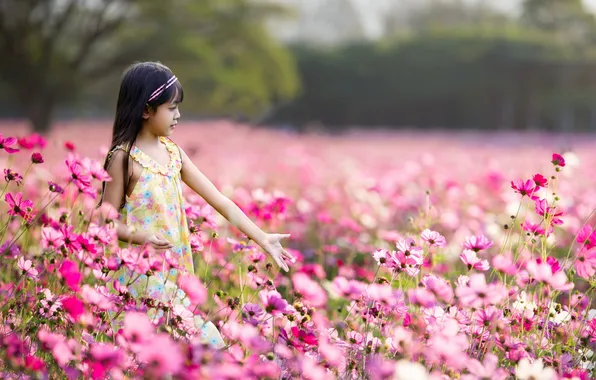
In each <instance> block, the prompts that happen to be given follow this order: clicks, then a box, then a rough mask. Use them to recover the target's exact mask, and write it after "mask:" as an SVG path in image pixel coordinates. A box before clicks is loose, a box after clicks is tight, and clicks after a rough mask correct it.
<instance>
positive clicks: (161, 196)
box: [114, 137, 225, 348]
mask: <svg viewBox="0 0 596 380" xmlns="http://www.w3.org/2000/svg"><path fill="white" fill-rule="evenodd" d="M160 141H161V143H162V144H164V145H165V147H166V149H167V150H168V153H169V156H170V161H169V163H168V165H167V166H165V167H164V166H163V165H161V164H159V163H158V162H156V161H155V160H153V159H152V158H151V157H150V156H149V155H147V154H145V153H144V152H143V151H141V150H140V149H139V148H137V147H136V146H133V147H132V148H131V150H130V157H131V158H132V159H133V160H134V161H136V162H138V163H139V164H140V165H141V166H142V167H143V170H142V172H141V174H140V176H139V179H138V181H137V183H136V184H135V186H134V189H133V191H132V193H131V194H130V196H129V195H126V198H125V202H124V205H123V207H122V208H121V210H120V216H121V221H122V222H123V223H126V225H128V226H130V227H133V228H134V229H135V230H138V231H144V232H147V233H149V234H157V233H160V234H161V235H162V236H163V237H164V238H165V239H166V240H168V241H169V242H170V243H171V244H173V245H174V247H173V248H171V249H170V251H171V252H172V253H173V254H174V255H175V256H176V258H177V259H178V263H179V265H180V267H181V268H183V270H184V271H186V272H188V273H192V274H194V266H193V260H192V251H191V247H190V231H189V229H188V224H187V219H186V213H185V210H184V198H183V195H182V178H181V169H182V158H181V156H180V150H179V149H178V146H177V145H176V144H175V143H174V142H173V141H171V140H170V139H168V138H165V137H161V138H160ZM117 149H121V150H125V148H124V147H123V146H118V147H116V148H115V149H114V151H115V150H117ZM116 276H117V280H118V282H119V283H120V284H122V285H126V284H127V283H128V282H129V281H130V279H131V276H134V277H136V276H138V274H135V273H132V272H130V271H129V270H127V269H121V270H120V271H119V272H118V273H117V275H116ZM134 277H132V278H134ZM177 277H178V270H176V269H170V270H169V272H168V273H164V272H163V271H161V272H156V273H155V274H154V275H152V276H149V277H148V276H146V275H141V276H140V277H139V278H138V279H137V280H136V281H135V282H134V283H133V284H131V285H128V289H129V291H130V294H131V295H132V296H133V297H135V298H136V299H138V298H139V297H149V298H153V299H155V300H157V301H162V302H165V301H170V300H171V301H172V304H174V305H176V304H183V305H185V306H188V305H189V304H190V301H189V300H188V298H187V297H186V294H185V293H184V291H183V290H181V289H179V288H178V287H177V285H176V280H177ZM162 314H163V311H159V312H158V314H157V315H154V316H157V317H161V315H162ZM195 326H197V327H198V328H200V331H201V340H202V341H203V342H205V343H209V344H210V345H211V346H212V347H215V348H222V347H224V346H225V343H224V341H223V339H222V337H221V335H220V333H219V331H218V330H217V328H216V327H215V325H214V324H213V323H211V322H204V321H203V319H202V318H201V317H199V316H195Z"/></svg>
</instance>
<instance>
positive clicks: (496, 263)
mask: <svg viewBox="0 0 596 380" xmlns="http://www.w3.org/2000/svg"><path fill="white" fill-rule="evenodd" d="M493 267H494V268H495V269H496V270H498V271H501V272H503V273H505V274H508V275H510V276H514V275H515V274H516V273H517V267H516V266H515V264H514V263H513V259H512V258H511V254H507V255H496V256H495V257H493Z"/></svg>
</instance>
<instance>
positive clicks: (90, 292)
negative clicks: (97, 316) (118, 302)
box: [80, 284, 115, 310]
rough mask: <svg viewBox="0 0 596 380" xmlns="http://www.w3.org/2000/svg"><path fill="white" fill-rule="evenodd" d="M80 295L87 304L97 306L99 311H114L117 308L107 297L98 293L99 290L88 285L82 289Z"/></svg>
mask: <svg viewBox="0 0 596 380" xmlns="http://www.w3.org/2000/svg"><path fill="white" fill-rule="evenodd" d="M95 286H97V285H95ZM80 295H81V297H82V298H83V300H84V301H85V302H86V303H88V304H92V305H95V306H97V307H98V308H99V309H102V310H113V309H114V307H115V306H114V305H113V304H112V302H110V300H109V299H108V298H107V297H106V296H105V295H103V294H101V293H100V292H98V291H97V289H95V288H92V287H91V286H89V285H87V284H85V285H83V286H82V287H81V291H80Z"/></svg>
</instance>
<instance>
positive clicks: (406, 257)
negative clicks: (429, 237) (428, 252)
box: [389, 247, 424, 276]
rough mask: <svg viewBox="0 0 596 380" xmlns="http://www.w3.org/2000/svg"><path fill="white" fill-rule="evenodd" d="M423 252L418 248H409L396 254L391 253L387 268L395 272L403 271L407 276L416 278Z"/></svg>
mask: <svg viewBox="0 0 596 380" xmlns="http://www.w3.org/2000/svg"><path fill="white" fill-rule="evenodd" d="M423 252H424V251H423V250H422V248H418V247H410V248H409V249H407V250H406V251H397V253H396V252H393V253H391V259H392V262H391V263H390V265H389V267H390V268H393V270H394V271H396V272H404V271H405V272H406V273H407V274H408V275H409V276H416V275H417V274H418V272H419V271H420V269H419V268H420V265H422V262H423V260H424V258H423V256H422V255H423Z"/></svg>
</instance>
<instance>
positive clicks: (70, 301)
mask: <svg viewBox="0 0 596 380" xmlns="http://www.w3.org/2000/svg"><path fill="white" fill-rule="evenodd" d="M62 307H63V308H64V310H66V311H67V312H68V314H69V315H70V316H71V317H72V319H74V320H75V321H78V320H79V318H80V316H81V315H83V313H84V312H85V305H84V304H83V302H81V301H80V300H79V299H78V298H76V297H67V298H65V299H63V300H62Z"/></svg>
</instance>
